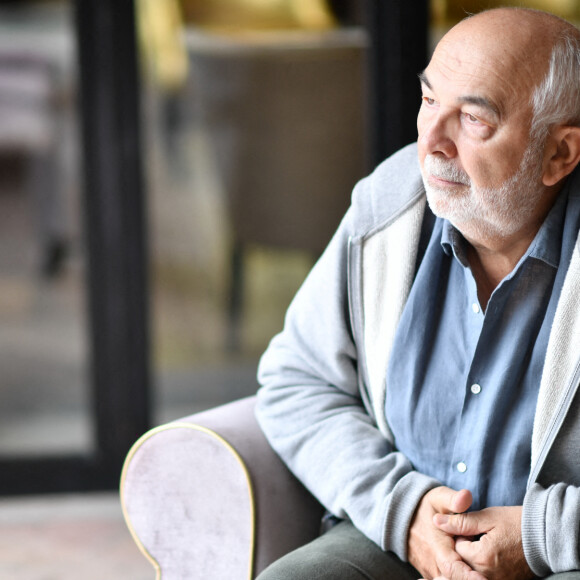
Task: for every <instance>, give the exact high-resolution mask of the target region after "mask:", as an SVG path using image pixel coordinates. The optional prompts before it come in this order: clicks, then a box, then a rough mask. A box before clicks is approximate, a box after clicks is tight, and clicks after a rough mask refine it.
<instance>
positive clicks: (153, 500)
mask: <svg viewBox="0 0 580 580" xmlns="http://www.w3.org/2000/svg"><path fill="white" fill-rule="evenodd" d="M254 406H255V397H249V398H246V399H241V400H239V401H236V402H233V403H229V404H227V405H223V406H220V407H217V408H215V409H212V410H209V411H205V412H202V413H198V414H196V415H192V416H190V417H186V418H184V419H182V420H179V421H175V422H172V423H168V424H166V425H162V426H160V427H157V428H155V429H153V430H151V431H149V432H148V433H146V434H145V435H144V436H143V437H141V438H140V439H139V440H138V441H137V442H136V443H135V445H134V446H133V448H132V449H131V451H130V453H129V455H128V456H127V460H126V462H125V466H124V469H123V473H122V478H121V501H122V505H123V513H124V515H125V519H126V522H127V524H128V526H129V529H130V531H131V533H132V535H133V537H134V539H135V541H136V542H137V544H138V546H139V547H140V549H141V551H142V552H143V554H144V555H145V556H146V557H147V558H148V559H149V561H150V562H151V564H152V565H153V567H154V568H155V569H156V571H157V579H158V580H159V579H162V580H195V579H200V580H224V579H228V580H238V579H240V580H241V579H244V580H245V579H251V578H255V577H256V576H257V575H258V573H259V572H260V571H261V570H263V569H264V568H265V567H266V566H267V565H268V564H269V563H270V562H272V561H274V560H276V559H277V558H279V557H280V556H282V555H283V554H285V553H287V552H288V551H290V550H292V549H294V548H296V547H298V546H300V545H302V544H304V543H306V542H308V541H309V540H311V539H313V538H315V537H316V536H317V535H318V533H319V530H320V521H321V517H322V511H323V510H322V507H321V506H320V505H319V504H318V503H317V502H316V500H315V499H314V498H313V497H312V496H311V495H310V494H309V493H308V492H307V491H306V490H305V489H304V488H303V487H302V485H301V484H300V483H299V482H298V481H297V480H296V479H295V478H294V477H293V476H292V475H291V473H290V472H289V471H288V470H287V468H286V467H285V466H284V464H283V463H282V462H281V461H280V459H279V458H278V457H277V455H276V454H275V453H274V452H273V451H272V449H271V448H270V447H269V445H268V443H267V441H266V440H265V438H264V436H263V434H262V432H261V430H260V428H259V426H258V424H257V422H256V419H255V418H254Z"/></svg>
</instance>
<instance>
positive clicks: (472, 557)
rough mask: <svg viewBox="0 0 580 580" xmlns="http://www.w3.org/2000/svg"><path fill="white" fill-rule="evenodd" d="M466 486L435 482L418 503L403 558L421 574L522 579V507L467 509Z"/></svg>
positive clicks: (454, 579)
mask: <svg viewBox="0 0 580 580" xmlns="http://www.w3.org/2000/svg"><path fill="white" fill-rule="evenodd" d="M471 502H472V496H471V492H469V491H468V490H466V489H463V490H461V491H455V490H453V489H450V488H448V487H444V486H441V487H437V488H435V489H432V490H431V491H429V492H428V493H426V494H425V495H424V496H423V498H422V499H421V502H420V503H419V505H418V507H417V510H416V512H415V515H414V517H413V520H412V522H411V527H410V530H409V539H408V558H409V562H410V563H411V564H412V565H413V566H414V567H415V568H416V569H417V570H418V571H419V572H420V573H421V574H423V576H424V578H425V579H427V580H433V579H435V580H486V579H487V580H527V579H530V578H533V577H534V574H533V573H532V571H531V570H530V568H529V566H528V564H527V562H526V559H525V557H524V551H523V547H522V533H521V518H522V507H521V506H516V507H492V508H487V509H484V510H481V511H477V512H468V513H466V512H467V510H468V509H469V508H470V507H471Z"/></svg>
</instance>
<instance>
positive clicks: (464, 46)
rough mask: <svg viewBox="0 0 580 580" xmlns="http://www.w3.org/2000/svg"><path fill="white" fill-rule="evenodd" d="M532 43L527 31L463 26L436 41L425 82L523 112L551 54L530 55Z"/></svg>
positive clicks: (533, 52) (531, 53) (529, 31)
mask: <svg viewBox="0 0 580 580" xmlns="http://www.w3.org/2000/svg"><path fill="white" fill-rule="evenodd" d="M496 28H497V30H496ZM506 28H507V29H506ZM533 40H534V39H533V34H532V31H531V30H523V31H519V32H518V31H514V30H511V29H510V27H506V26H505V25H504V26H497V27H494V26H490V25H489V24H488V25H487V26H481V25H478V23H477V22H474V23H473V24H472V23H462V25H458V26H457V27H455V28H454V29H452V30H451V31H450V32H449V33H447V35H445V36H444V37H443V39H442V40H441V41H440V42H439V44H438V45H437V47H436V49H435V52H434V54H433V57H432V58H431V61H430V63H429V65H428V66H427V68H426V70H425V73H424V74H425V78H427V79H428V80H429V81H430V82H431V83H433V85H434V86H439V87H440V88H442V89H443V88H444V89H445V90H449V89H451V90H453V89H455V90H457V91H459V92H467V93H469V94H480V95H481V96H482V97H484V98H487V99H490V100H491V101H493V102H496V103H497V105H498V107H500V108H501V109H502V110H509V109H511V108H512V107H521V106H522V104H523V103H529V102H530V97H531V95H532V92H533V90H534V88H535V87H536V86H537V85H538V84H539V83H540V81H541V79H542V78H543V76H544V74H545V72H546V71H547V68H548V63H549V55H550V50H542V49H540V50H538V47H536V49H535V50H532V48H533Z"/></svg>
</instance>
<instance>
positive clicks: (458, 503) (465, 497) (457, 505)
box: [451, 489, 473, 514]
mask: <svg viewBox="0 0 580 580" xmlns="http://www.w3.org/2000/svg"><path fill="white" fill-rule="evenodd" d="M472 502H473V496H472V495H471V492H470V491H469V490H468V489H460V490H459V491H457V492H455V494H454V496H453V498H452V499H451V512H452V513H456V514H460V513H463V512H466V511H467V510H468V509H469V508H470V507H471V504H472Z"/></svg>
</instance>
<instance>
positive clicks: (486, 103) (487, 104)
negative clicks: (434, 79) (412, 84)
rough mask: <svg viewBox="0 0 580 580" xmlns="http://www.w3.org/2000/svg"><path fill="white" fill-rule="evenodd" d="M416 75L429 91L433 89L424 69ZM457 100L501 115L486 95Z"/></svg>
mask: <svg viewBox="0 0 580 580" xmlns="http://www.w3.org/2000/svg"><path fill="white" fill-rule="evenodd" d="M417 76H418V77H419V80H420V81H421V83H422V84H424V85H425V86H426V87H427V88H428V89H429V90H430V91H432V90H433V86H432V85H431V83H430V82H429V79H428V78H427V75H426V74H425V72H424V71H423V72H420V73H419V74H418V75H417ZM458 101H459V102H460V103H467V104H470V105H477V106H478V107H483V108H484V109H487V110H488V111H490V112H492V113H493V114H494V115H496V116H497V117H501V111H500V109H499V107H498V106H497V105H496V104H495V103H494V102H492V101H490V100H489V99H487V98H486V97H480V96H477V95H466V96H464V97H459V98H458Z"/></svg>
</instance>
